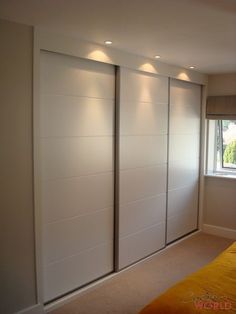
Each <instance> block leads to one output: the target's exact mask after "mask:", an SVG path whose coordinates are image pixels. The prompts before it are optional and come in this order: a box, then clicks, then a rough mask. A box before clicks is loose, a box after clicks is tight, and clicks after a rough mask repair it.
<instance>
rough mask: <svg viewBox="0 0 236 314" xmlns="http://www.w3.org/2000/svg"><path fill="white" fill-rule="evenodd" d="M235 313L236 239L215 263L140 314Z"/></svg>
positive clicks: (154, 301)
mask: <svg viewBox="0 0 236 314" xmlns="http://www.w3.org/2000/svg"><path fill="white" fill-rule="evenodd" d="M190 313H191V314H192V313H202V314H205V313H208V314H210V313H225V314H231V313H236V242H234V243H233V244H232V245H231V246H230V247H229V248H228V249H226V250H225V251H224V252H223V253H221V254H220V255H219V256H218V257H217V258H216V259H215V260H214V261H213V262H211V263H210V264H208V265H206V266H205V267H203V268H201V269H200V270H199V271H197V272H196V273H194V274H192V275H190V276H188V277H186V278H185V279H184V280H183V281H181V282H179V283H177V284H176V285H174V286H173V287H171V288H170V289H168V290H167V291H166V292H165V293H163V294H162V295H160V296H159V297H157V298H156V299H155V300H153V301H152V302H151V303H150V304H148V305H147V306H146V307H145V308H144V309H143V310H142V311H141V312H140V314H190Z"/></svg>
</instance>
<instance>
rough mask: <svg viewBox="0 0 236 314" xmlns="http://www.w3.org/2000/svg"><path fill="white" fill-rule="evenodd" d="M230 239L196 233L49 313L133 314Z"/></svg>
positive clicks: (217, 251) (205, 261) (206, 260)
mask: <svg viewBox="0 0 236 314" xmlns="http://www.w3.org/2000/svg"><path fill="white" fill-rule="evenodd" d="M232 242H233V241H232V240H229V239H225V238H220V237H216V236H212V235H208V234H204V233H198V234H196V235H193V236H192V237H190V238H187V239H185V240H183V241H182V242H180V243H177V244H176V245H174V246H171V247H169V248H168V249H166V250H164V251H161V252H160V253H159V254H157V255H155V256H153V257H151V258H150V259H147V260H145V261H143V262H142V263H139V264H137V265H135V266H133V267H132V268H129V269H127V270H126V271H124V272H122V273H120V274H118V275H117V276H115V277H113V278H111V279H109V280H107V281H105V282H103V283H102V284H100V285H99V286H98V287H95V288H93V289H92V290H91V291H88V292H86V293H85V294H83V295H81V296H78V297H77V298H76V299H74V300H73V301H71V302H69V303H67V304H65V305H63V306H62V307H60V308H58V309H55V310H53V311H51V312H50V313H51V314H137V313H138V312H139V311H140V310H141V309H142V308H143V307H144V306H145V305H146V304H147V303H149V302H150V301H151V300H152V299H154V298H155V297H156V296H158V295H160V294H161V293H162V292H164V291H165V290H166V289H167V288H169V287H170V286H172V285H173V284H175V283H176V282H177V281H179V280H181V279H183V278H184V277H185V276H187V275H189V274H191V273H192V272H194V271H196V270H198V269H199V268H201V267H202V266H204V265H205V264H207V263H209V262H210V261H212V260H213V259H214V258H215V257H216V256H217V255H219V254H220V253H221V252H222V251H223V250H224V249H226V248H227V247H228V246H229V245H230V244H231V243H232Z"/></svg>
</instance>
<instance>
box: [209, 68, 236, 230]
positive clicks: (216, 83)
mask: <svg viewBox="0 0 236 314" xmlns="http://www.w3.org/2000/svg"><path fill="white" fill-rule="evenodd" d="M208 84H209V85H208V95H210V96H218V95H236V73H234V74H219V75H209V81H208ZM235 191H236V179H235V180H234V179H224V178H218V177H216V178H214V177H213V178H212V177H206V178H205V196H204V210H203V213H204V215H203V221H204V223H205V224H209V225H214V226H220V227H224V228H229V229H235V230H236V193H235Z"/></svg>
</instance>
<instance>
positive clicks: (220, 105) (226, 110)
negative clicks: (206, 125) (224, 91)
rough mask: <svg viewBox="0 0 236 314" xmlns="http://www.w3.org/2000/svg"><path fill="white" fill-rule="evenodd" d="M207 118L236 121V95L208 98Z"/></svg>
mask: <svg viewBox="0 0 236 314" xmlns="http://www.w3.org/2000/svg"><path fill="white" fill-rule="evenodd" d="M206 118H207V119H214V120H219V119H227V120H236V95H230V96H209V97H208V98H207V106H206Z"/></svg>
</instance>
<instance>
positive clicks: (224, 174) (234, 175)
mask: <svg viewBox="0 0 236 314" xmlns="http://www.w3.org/2000/svg"><path fill="white" fill-rule="evenodd" d="M204 176H205V177H211V178H223V179H230V180H236V173H230V172H208V173H205V175H204Z"/></svg>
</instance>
